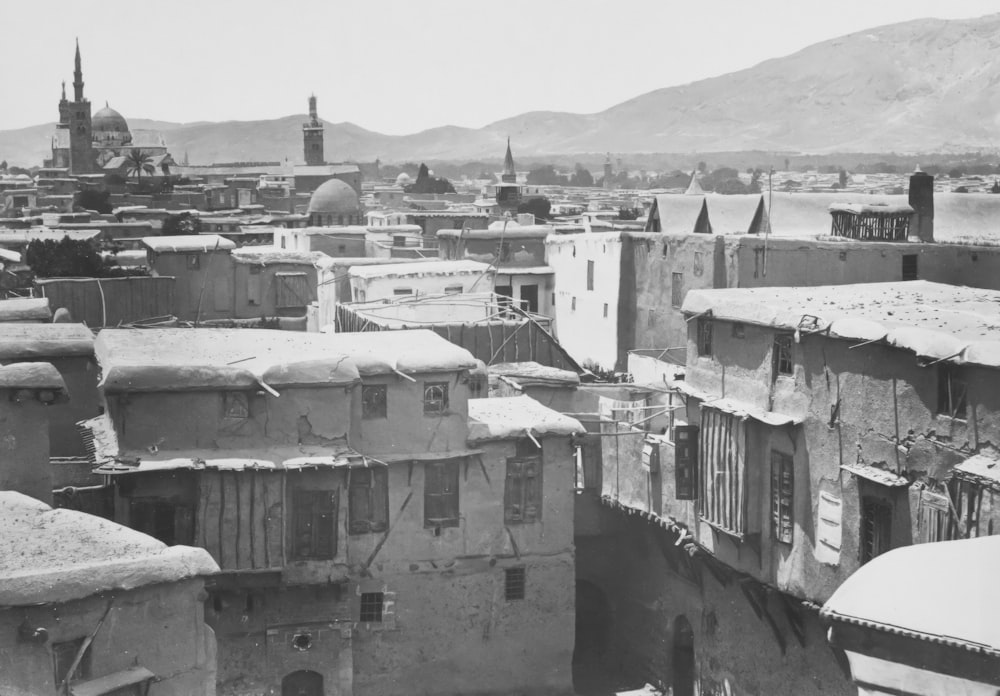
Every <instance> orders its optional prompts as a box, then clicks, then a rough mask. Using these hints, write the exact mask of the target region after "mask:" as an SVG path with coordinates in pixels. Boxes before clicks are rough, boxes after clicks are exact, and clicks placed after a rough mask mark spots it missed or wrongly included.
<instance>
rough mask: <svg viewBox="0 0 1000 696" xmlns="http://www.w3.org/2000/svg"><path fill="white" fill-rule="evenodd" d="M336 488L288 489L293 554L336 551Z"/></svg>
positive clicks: (325, 554)
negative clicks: (325, 489) (290, 503)
mask: <svg viewBox="0 0 1000 696" xmlns="http://www.w3.org/2000/svg"><path fill="white" fill-rule="evenodd" d="M339 496H340V493H339V491H338V490H337V489H334V490H327V491H305V490H297V491H293V493H292V534H294V537H293V539H292V552H293V555H294V557H295V558H300V559H304V558H317V559H331V558H333V557H334V556H336V555H337V502H338V499H339Z"/></svg>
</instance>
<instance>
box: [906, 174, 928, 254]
mask: <svg viewBox="0 0 1000 696" xmlns="http://www.w3.org/2000/svg"><path fill="white" fill-rule="evenodd" d="M909 202H910V207H911V208H913V210H914V212H915V215H914V223H913V229H911V230H910V234H911V235H916V236H917V237H918V238H919V239H920V241H921V242H933V241H934V177H933V176H931V175H930V174H927V173H926V172H922V171H920V167H917V171H915V172H913V174H911V175H910V201H909Z"/></svg>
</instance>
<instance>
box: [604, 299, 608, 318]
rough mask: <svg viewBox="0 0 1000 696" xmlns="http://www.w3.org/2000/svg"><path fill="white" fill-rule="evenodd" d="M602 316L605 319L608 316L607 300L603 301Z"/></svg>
mask: <svg viewBox="0 0 1000 696" xmlns="http://www.w3.org/2000/svg"><path fill="white" fill-rule="evenodd" d="M604 318H605V319H607V318H608V303H607V302H605V303H604Z"/></svg>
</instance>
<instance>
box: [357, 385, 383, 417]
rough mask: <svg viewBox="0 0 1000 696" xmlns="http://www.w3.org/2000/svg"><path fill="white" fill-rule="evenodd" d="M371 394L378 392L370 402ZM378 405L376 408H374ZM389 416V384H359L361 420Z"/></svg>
mask: <svg viewBox="0 0 1000 696" xmlns="http://www.w3.org/2000/svg"><path fill="white" fill-rule="evenodd" d="M371 394H380V395H381V397H380V398H377V400H376V402H375V403H374V404H372V402H371V400H370V399H369V395H371ZM376 407H378V408H376ZM388 417H389V386H388V385H387V384H362V385H361V420H381V419H383V418H388Z"/></svg>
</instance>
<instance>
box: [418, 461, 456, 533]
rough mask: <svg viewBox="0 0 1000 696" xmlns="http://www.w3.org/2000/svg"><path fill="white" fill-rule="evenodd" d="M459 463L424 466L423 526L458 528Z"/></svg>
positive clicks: (438, 463) (451, 462) (450, 462)
mask: <svg viewBox="0 0 1000 696" xmlns="http://www.w3.org/2000/svg"><path fill="white" fill-rule="evenodd" d="M458 467H459V461H458V460H457V459H453V460H450V461H446V462H428V463H427V464H425V465H424V526H425V527H457V526H458Z"/></svg>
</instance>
